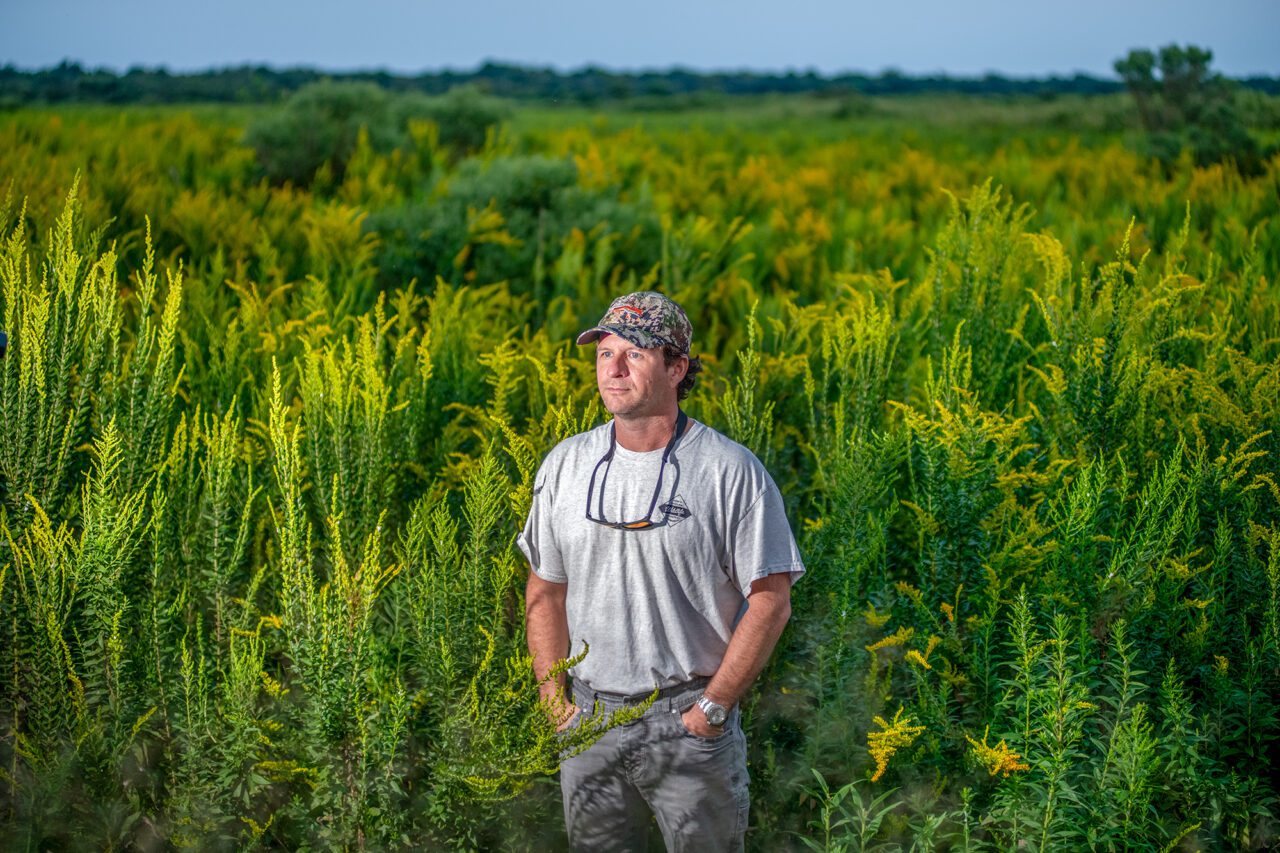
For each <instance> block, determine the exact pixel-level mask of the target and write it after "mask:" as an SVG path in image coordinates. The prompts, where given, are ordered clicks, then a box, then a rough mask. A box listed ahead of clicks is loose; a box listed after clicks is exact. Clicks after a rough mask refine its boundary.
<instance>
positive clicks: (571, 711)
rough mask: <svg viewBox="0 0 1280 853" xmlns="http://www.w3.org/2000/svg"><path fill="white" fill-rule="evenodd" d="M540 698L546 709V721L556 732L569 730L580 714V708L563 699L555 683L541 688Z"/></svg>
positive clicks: (562, 694)
mask: <svg viewBox="0 0 1280 853" xmlns="http://www.w3.org/2000/svg"><path fill="white" fill-rule="evenodd" d="M548 688H550V689H548ZM541 698H542V701H543V702H544V703H545V704H546V707H547V720H548V721H549V722H550V723H551V724H552V725H553V726H555V727H556V731H557V732H562V731H564V730H565V729H567V728H569V725H570V724H571V723H572V722H573V720H574V718H575V717H577V716H578V715H579V714H581V713H582V709H581V708H579V707H578V706H577V705H576V704H575V703H573V702H570V701H569V700H568V699H565V698H564V693H563V692H562V691H561V690H560V689H559V685H557V684H555V683H548V684H544V685H543V686H542V697H541Z"/></svg>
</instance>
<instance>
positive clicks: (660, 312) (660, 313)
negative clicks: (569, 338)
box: [578, 290, 693, 355]
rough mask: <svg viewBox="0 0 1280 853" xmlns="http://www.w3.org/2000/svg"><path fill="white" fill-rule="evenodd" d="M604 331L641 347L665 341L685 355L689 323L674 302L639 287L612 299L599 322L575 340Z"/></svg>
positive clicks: (583, 341)
mask: <svg viewBox="0 0 1280 853" xmlns="http://www.w3.org/2000/svg"><path fill="white" fill-rule="evenodd" d="M605 335H617V336H618V337H620V338H622V339H623V340H627V341H630V342H631V343H633V344H635V345H636V346H638V347H641V348H642V349H655V348H657V347H661V346H667V345H668V344H669V345H671V346H672V347H674V348H675V349H676V351H677V352H680V353H683V354H685V355H688V354H689V344H690V342H691V341H692V340H693V327H692V326H690V325H689V318H688V317H687V316H685V313H684V309H683V308H681V307H680V306H679V305H677V304H676V303H675V302H672V301H671V300H670V299H668V298H667V297H665V296H663V295H662V294H661V293H655V292H654V291H652V290H641V291H639V292H637V293H628V294H627V295H626V296H619V297H618V298H617V299H615V300H613V303H612V304H610V305H609V310H608V311H606V312H604V316H603V317H601V318H600V322H599V324H598V325H595V326H592V327H591V328H590V329H587V330H586V331H585V332H583V333H582V334H580V335H578V343H580V344H589V343H591V342H592V341H598V340H600V339H601V338H603V337H604V336H605Z"/></svg>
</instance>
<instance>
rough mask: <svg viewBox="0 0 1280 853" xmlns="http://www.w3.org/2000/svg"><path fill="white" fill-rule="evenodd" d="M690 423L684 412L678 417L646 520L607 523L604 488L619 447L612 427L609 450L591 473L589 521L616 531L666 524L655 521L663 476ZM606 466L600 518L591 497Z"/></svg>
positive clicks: (588, 505) (601, 479)
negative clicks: (596, 515) (614, 455)
mask: <svg viewBox="0 0 1280 853" xmlns="http://www.w3.org/2000/svg"><path fill="white" fill-rule="evenodd" d="M688 422H689V416H688V415H686V414H685V413H684V412H683V411H682V412H680V414H679V415H678V416H677V417H676V429H675V432H673V433H672V434H671V440H670V441H668V442H667V449H666V450H664V451H663V452H662V465H661V466H660V467H659V468H658V485H657V486H655V487H654V489H653V500H651V501H649V511H648V512H646V513H645V516H644V518H642V519H640V520H639V521H607V520H605V517H604V487H605V483H607V482H608V481H609V466H610V464H611V463H612V462H613V451H614V449H615V448H616V447H617V446H618V434H617V428H616V427H611V428H610V430H609V449H608V450H606V451H605V454H604V456H601V457H600V461H599V462H597V463H596V467H595V470H593V471H592V472H591V483H590V484H589V485H588V486H587V521H594V522H595V523H596V524H602V525H604V526H605V527H612V528H613V529H614V530H648V529H649V528H651V527H659V526H660V525H661V524H662V523H664V522H657V521H654V520H653V509H654V507H656V506H657V505H658V496H659V495H660V494H662V475H663V473H664V472H665V471H666V468H667V460H668V459H669V458H670V457H671V451H672V450H673V449H674V448H675V446H676V441H677V440H679V438H680V436H681V435H682V434H683V433H684V428H685V425H686V424H687V423H688ZM602 465H603V466H604V476H603V477H601V478H600V498H599V509H598V512H599V515H600V517H599V518H596V517H595V516H593V515H592V514H591V496H592V495H593V494H594V493H595V490H596V475H598V474H599V473H600V467H601V466H602Z"/></svg>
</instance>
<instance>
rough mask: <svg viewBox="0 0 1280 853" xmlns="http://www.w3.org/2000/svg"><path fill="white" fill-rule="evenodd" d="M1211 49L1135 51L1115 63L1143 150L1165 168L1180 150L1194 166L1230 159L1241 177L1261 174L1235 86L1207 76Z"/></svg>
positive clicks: (1258, 151)
mask: <svg viewBox="0 0 1280 853" xmlns="http://www.w3.org/2000/svg"><path fill="white" fill-rule="evenodd" d="M1212 61H1213V51H1210V50H1206V49H1204V48H1199V47H1196V46H1194V45H1187V46H1186V47H1179V46H1178V45H1176V44H1171V45H1167V46H1165V47H1162V48H1160V52H1159V54H1158V55H1157V54H1154V53H1152V52H1151V51H1149V50H1145V49H1139V50H1131V51H1129V55H1128V56H1126V57H1125V58H1123V59H1117V60H1116V62H1115V69H1116V73H1117V74H1119V75H1120V77H1121V79H1123V80H1124V83H1125V86H1126V87H1127V88H1128V90H1129V94H1130V95H1132V96H1133V100H1134V103H1135V104H1136V105H1137V108H1138V116H1139V119H1140V120H1141V122H1142V127H1143V129H1144V130H1145V131H1146V133H1147V136H1146V141H1145V145H1144V147H1145V148H1146V150H1147V153H1149V154H1150V155H1151V156H1153V157H1155V158H1156V159H1158V160H1160V161H1161V162H1162V163H1163V164H1165V166H1166V167H1167V166H1169V165H1170V164H1171V163H1172V162H1173V161H1174V160H1176V159H1177V158H1178V156H1179V155H1180V154H1181V153H1182V151H1183V150H1184V149H1186V150H1189V151H1190V152H1191V154H1192V157H1193V158H1194V160H1195V162H1196V165H1198V166H1206V165H1209V164H1211V163H1219V162H1222V161H1225V160H1231V161H1234V162H1235V164H1236V166H1237V168H1239V170H1240V171H1241V172H1242V173H1245V174H1258V173H1260V172H1261V171H1262V160H1263V156H1262V151H1261V149H1260V148H1259V146H1258V143H1257V141H1256V140H1255V139H1254V138H1253V137H1252V136H1250V135H1249V131H1248V130H1247V129H1246V127H1245V124H1244V121H1243V120H1242V119H1241V117H1240V114H1239V111H1238V110H1237V108H1236V103H1235V86H1234V84H1232V83H1231V81H1229V80H1227V79H1226V78H1225V77H1223V76H1222V75H1221V74H1217V73H1215V72H1211V71H1210V70H1209V63H1210V62H1212Z"/></svg>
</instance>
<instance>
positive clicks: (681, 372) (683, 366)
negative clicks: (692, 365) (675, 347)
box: [667, 355, 689, 388]
mask: <svg viewBox="0 0 1280 853" xmlns="http://www.w3.org/2000/svg"><path fill="white" fill-rule="evenodd" d="M667 370H669V371H670V373H669V374H668V375H669V376H670V377H671V387H673V388H674V387H675V386H677V385H679V384H680V383H681V382H683V381H684V377H685V376H686V375H687V374H688V373H689V356H687V355H682V356H680V360H679V361H677V362H676V363H675V364H673V365H671V366H670V367H668V368H667Z"/></svg>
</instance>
